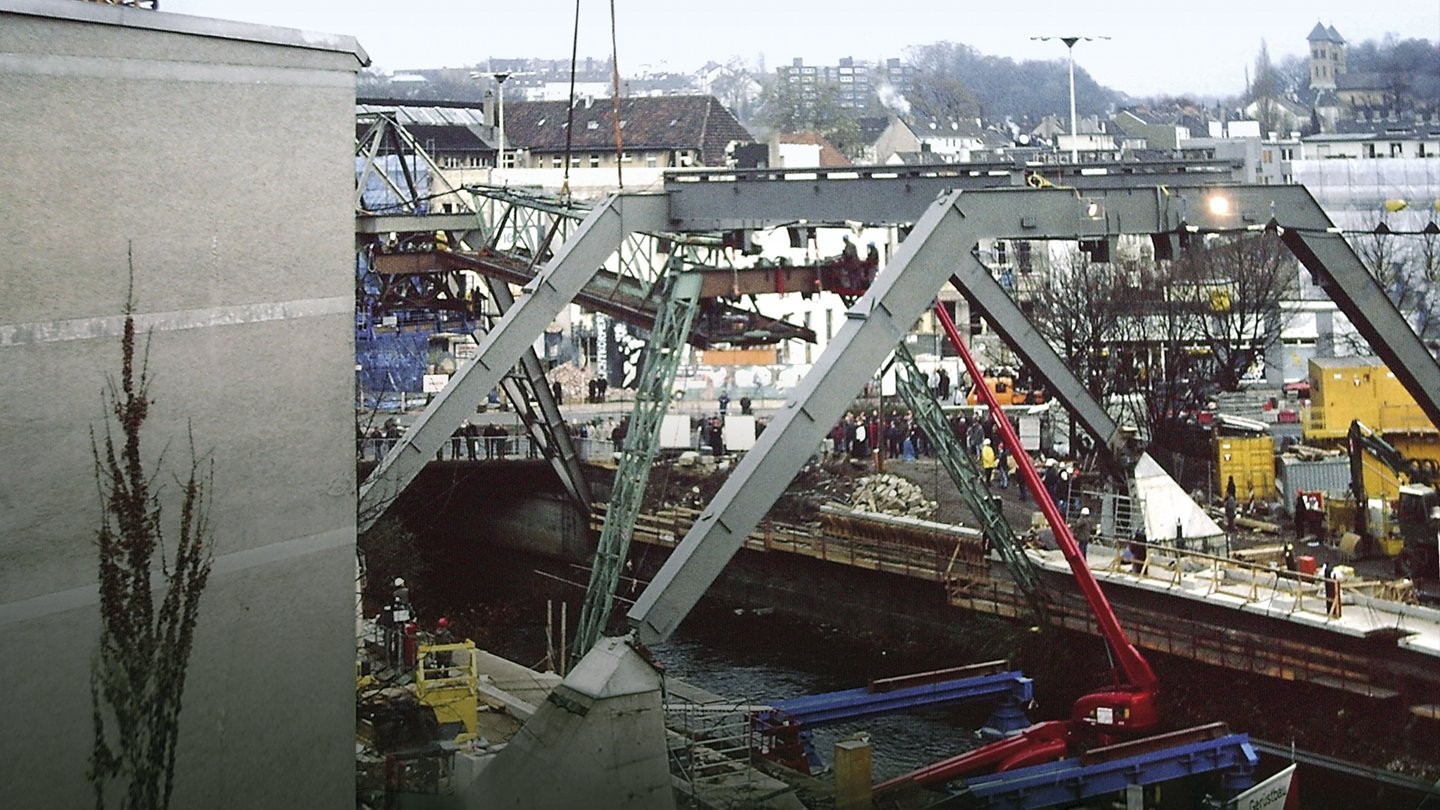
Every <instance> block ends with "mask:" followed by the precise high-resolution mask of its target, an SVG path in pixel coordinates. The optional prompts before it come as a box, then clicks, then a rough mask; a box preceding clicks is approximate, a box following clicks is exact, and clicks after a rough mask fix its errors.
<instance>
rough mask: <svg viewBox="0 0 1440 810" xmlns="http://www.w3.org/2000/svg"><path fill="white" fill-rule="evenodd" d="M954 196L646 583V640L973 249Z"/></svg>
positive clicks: (902, 253) (640, 608)
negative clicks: (960, 259)
mask: <svg viewBox="0 0 1440 810" xmlns="http://www.w3.org/2000/svg"><path fill="white" fill-rule="evenodd" d="M958 198H959V194H958V193H951V194H947V195H945V196H944V197H942V198H941V199H940V200H939V201H937V202H936V203H935V204H933V205H932V206H931V207H930V208H929V209H927V210H926V212H925V214H924V216H922V217H921V218H920V220H919V221H918V222H917V223H916V224H915V228H914V230H913V231H912V232H911V234H910V236H909V238H907V239H906V240H905V242H904V243H903V244H902V245H901V246H900V250H899V252H898V253H897V254H896V256H895V259H894V260H893V261H892V262H891V264H890V266H889V267H888V268H886V270H885V272H882V273H881V274H880V275H879V276H878V277H877V278H876V280H875V283H874V284H873V285H871V287H870V290H869V292H867V293H866V294H865V296H864V297H863V298H861V299H860V300H859V301H858V302H856V304H855V305H854V306H853V307H851V308H850V310H849V311H848V312H847V313H846V321H845V325H844V326H842V327H841V328H840V331H839V332H838V333H837V334H836V336H835V338H834V339H833V340H831V341H830V344H829V346H827V347H826V349H825V353H824V354H823V355H822V356H821V358H820V361H819V362H818V363H817V364H816V365H815V368H814V369H813V370H812V371H811V372H810V374H809V375H807V376H806V377H805V380H804V381H803V382H802V383H801V384H800V385H799V386H798V387H797V388H796V390H795V392H794V393H793V394H792V395H791V396H790V399H789V400H788V401H786V403H785V406H784V407H783V408H781V410H780V412H779V413H778V414H777V415H776V417H775V419H774V420H773V421H772V422H771V423H770V426H769V427H768V428H766V429H765V432H764V433H762V434H760V438H759V439H758V440H757V441H756V444H755V447H754V448H753V449H752V450H751V451H750V452H749V453H747V454H746V455H745V458H744V459H743V460H741V462H740V463H739V465H737V466H736V468H735V471H734V472H733V473H731V475H730V477H729V478H728V479H727V480H726V481H725V484H724V485H723V486H722V487H721V488H720V491H719V492H718V493H717V494H716V495H715V498H714V500H712V501H711V502H710V505H709V506H708V507H707V508H706V509H705V511H704V512H703V513H702V514H701V516H700V519H699V520H698V521H696V522H695V525H694V526H693V527H692V528H691V530H690V531H689V533H687V534H686V535H685V539H684V540H683V541H681V543H680V545H679V546H677V547H676V548H675V550H674V552H672V553H671V555H670V557H669V559H667V560H666V561H665V564H664V565H663V566H662V567H661V568H660V571H659V572H658V573H657V574H656V576H655V578H654V580H653V581H652V582H651V583H650V586H649V587H647V588H646V589H645V591H644V592H642V593H641V594H640V598H639V600H638V601H637V602H636V603H635V605H634V607H633V608H631V610H630V613H629V620H630V623H631V625H632V626H633V627H635V629H636V631H637V633H638V635H639V638H640V640H641V641H642V642H643V643H647V644H648V643H653V642H658V641H662V640H664V639H665V638H668V637H669V635H670V634H671V632H673V631H674V630H675V628H676V626H677V625H679V624H680V622H681V621H682V620H683V619H684V618H685V616H686V614H688V613H689V612H690V609H691V608H692V607H694V605H695V603H696V602H697V601H699V599H700V596H701V595H702V594H704V592H705V590H706V589H707V588H709V587H710V583H711V582H713V581H714V580H715V578H716V577H717V576H719V574H720V571H721V570H722V569H723V568H724V567H725V565H726V563H728V562H729V561H730V558H731V557H732V556H734V554H735V552H736V550H738V549H739V548H740V545H741V544H742V543H743V542H744V540H745V536H746V535H747V534H749V533H750V532H751V531H752V530H753V529H754V528H755V526H756V524H758V523H759V522H760V519H761V518H762V517H764V515H765V513H766V512H768V511H769V509H770V507H771V506H772V505H774V503H775V501H776V500H777V499H778V498H779V497H780V495H781V493H783V492H784V491H785V487H786V486H788V485H789V483H790V481H791V479H793V478H794V477H795V474H796V473H797V472H799V471H800V468H801V467H802V466H804V464H805V463H806V461H807V460H808V459H810V458H811V457H812V456H813V455H815V452H816V450H817V449H818V448H819V446H820V441H821V439H822V438H824V436H825V435H826V434H827V433H828V432H829V431H830V428H831V427H833V426H834V424H835V422H836V421H837V420H838V419H839V418H840V416H841V415H842V414H843V413H844V412H845V408H846V407H847V406H848V405H849V404H850V402H851V400H852V399H853V398H854V396H855V393H856V392H857V391H859V390H860V389H861V387H862V386H863V385H864V384H865V380H866V379H868V378H869V377H870V376H871V375H872V374H873V373H874V372H875V369H877V368H879V366H880V363H881V362H883V361H884V360H885V357H886V355H888V354H889V353H890V352H891V351H892V350H893V349H894V348H895V346H896V344H898V343H899V342H900V341H901V340H903V339H904V337H905V334H906V332H908V331H909V329H910V326H911V325H912V324H913V323H915V320H916V319H917V318H918V317H919V316H920V313H921V312H923V311H924V310H925V309H926V307H928V306H929V304H930V302H931V301H932V300H933V299H934V298H935V294H936V292H937V291H938V290H939V289H940V286H941V285H942V284H944V283H945V279H947V278H949V276H950V273H951V272H952V270H953V268H954V262H955V257H956V256H958V255H960V254H961V253H963V252H967V251H969V249H970V246H971V244H973V243H974V239H973V237H971V240H970V244H966V243H965V236H966V234H965V233H964V228H962V227H961V226H962V217H961V215H960V213H959V212H958V211H956V210H955V202H956V200H957V199H958Z"/></svg>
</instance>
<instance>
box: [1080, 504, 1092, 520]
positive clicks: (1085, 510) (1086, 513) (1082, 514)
mask: <svg viewBox="0 0 1440 810" xmlns="http://www.w3.org/2000/svg"><path fill="white" fill-rule="evenodd" d="M1089 514H1090V507H1088V506H1082V507H1080V517H1088V516H1089Z"/></svg>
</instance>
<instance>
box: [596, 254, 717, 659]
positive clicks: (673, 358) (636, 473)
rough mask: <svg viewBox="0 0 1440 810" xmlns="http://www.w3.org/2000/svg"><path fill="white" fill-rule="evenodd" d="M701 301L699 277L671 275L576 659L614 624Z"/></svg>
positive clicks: (649, 348) (623, 455)
mask: <svg viewBox="0 0 1440 810" xmlns="http://www.w3.org/2000/svg"><path fill="white" fill-rule="evenodd" d="M699 303H700V276H699V274H697V273H678V274H672V275H671V276H670V277H669V279H668V283H667V284H666V290H665V291H664V300H663V301H662V302H661V303H660V307H659V311H658V313H657V314H656V316H655V330H654V331H653V332H652V333H651V334H650V341H649V345H648V346H647V347H646V352H645V360H644V363H643V365H642V367H641V369H640V379H639V382H638V384H637V385H636V387H635V405H634V409H633V410H632V412H631V415H630V427H629V430H628V431H627V432H626V434H625V442H624V446H623V447H622V448H619V449H620V450H621V456H620V464H619V466H618V467H617V468H616V470H615V485H614V487H613V489H611V491H610V506H609V508H608V509H606V510H605V525H604V526H603V527H602V528H601V530H600V541H599V543H598V544H597V546H596V549H595V560H594V563H593V564H592V565H591V568H590V584H589V587H588V588H587V589H586V591H585V602H584V604H583V606H582V607H581V611H580V624H579V627H578V628H577V630H576V632H575V651H576V653H577V655H576V658H577V659H578V658H579V656H580V655H583V654H584V653H586V652H589V651H590V648H591V647H593V646H595V642H597V641H599V640H600V635H601V634H602V633H604V632H605V625H606V624H607V623H608V622H609V620H610V611H611V607H612V606H613V605H614V601H615V588H616V586H617V585H619V583H620V575H621V573H622V572H623V570H624V567H625V561H626V559H628V557H629V554H630V537H631V533H632V532H633V531H634V529H635V519H636V517H638V516H639V514H640V506H641V502H642V501H644V499H645V487H646V486H647V485H648V484H649V483H650V468H651V465H653V464H654V463H655V454H656V452H657V451H658V450H659V449H660V424H661V422H662V421H663V420H664V417H665V411H666V410H667V409H668V408H669V406H670V388H671V385H672V384H673V383H674V382H675V372H676V370H677V369H678V368H679V366H680V355H681V354H682V353H683V352H684V348H685V336H686V335H688V334H689V333H690V323H691V321H693V320H694V319H695V311H696V309H697V308H698V305H699Z"/></svg>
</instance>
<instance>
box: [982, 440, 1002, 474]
mask: <svg viewBox="0 0 1440 810" xmlns="http://www.w3.org/2000/svg"><path fill="white" fill-rule="evenodd" d="M998 466H1000V460H999V459H998V458H997V457H996V456H995V448H994V447H992V446H991V445H990V440H989V439H986V440H985V441H984V442H983V443H982V444H981V445H980V469H981V470H983V471H984V472H985V483H986V484H989V483H990V481H991V480H992V479H993V478H994V477H995V468H996V467H998Z"/></svg>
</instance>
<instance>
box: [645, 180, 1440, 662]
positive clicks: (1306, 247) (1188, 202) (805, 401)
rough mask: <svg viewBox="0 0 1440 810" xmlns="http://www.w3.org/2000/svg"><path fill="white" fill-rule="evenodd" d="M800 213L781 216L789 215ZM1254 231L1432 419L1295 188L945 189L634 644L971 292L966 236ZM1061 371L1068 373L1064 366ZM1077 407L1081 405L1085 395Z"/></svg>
mask: <svg viewBox="0 0 1440 810" xmlns="http://www.w3.org/2000/svg"><path fill="white" fill-rule="evenodd" d="M851 188H852V189H853V188H855V187H853V186H852V187H851ZM851 193H852V194H853V191H852V192H851ZM803 213H804V212H803V211H795V212H792V213H791V216H790V219H791V221H794V220H795V219H796V218H797V216H796V214H803ZM685 226H686V223H685V222H684V221H683V219H682V218H680V217H678V216H677V215H675V214H672V216H671V222H670V227H672V228H678V229H681V230H683V229H684V228H685ZM1267 227H1270V228H1275V229H1277V230H1278V231H1279V232H1280V233H1281V234H1282V235H1283V236H1284V238H1285V239H1286V242H1287V244H1290V245H1291V247H1292V249H1293V250H1295V251H1296V253H1297V254H1299V258H1300V259H1301V261H1302V262H1304V263H1305V264H1306V266H1307V267H1309V268H1310V269H1311V270H1312V272H1316V273H1317V275H1318V277H1319V278H1320V279H1321V280H1322V283H1324V284H1326V286H1327V288H1328V289H1330V291H1331V294H1332V295H1333V296H1335V297H1336V303H1337V304H1338V305H1340V307H1341V308H1342V310H1344V311H1345V312H1346V314H1347V315H1351V316H1352V317H1354V318H1355V319H1356V323H1357V326H1359V327H1360V328H1361V329H1362V330H1363V331H1362V334H1365V335H1366V337H1367V338H1370V339H1371V340H1372V341H1375V342H1374V345H1375V346H1376V348H1377V350H1378V351H1382V352H1384V354H1383V355H1382V356H1385V357H1386V358H1387V360H1389V359H1391V358H1393V359H1394V362H1395V364H1396V366H1397V367H1398V368H1397V369H1396V372H1397V377H1399V378H1400V379H1401V381H1402V382H1403V383H1404V384H1405V385H1406V388H1407V390H1409V392H1410V393H1411V395H1412V396H1414V397H1415V398H1416V401H1417V402H1420V403H1421V404H1422V407H1423V408H1424V409H1425V412H1426V413H1427V414H1429V415H1430V416H1431V418H1432V419H1434V420H1436V421H1437V423H1440V402H1437V399H1436V398H1437V397H1440V365H1437V364H1436V362H1435V360H1434V359H1433V358H1432V357H1431V356H1430V355H1429V354H1428V352H1426V351H1425V350H1424V346H1423V344H1421V343H1420V340H1419V338H1418V337H1416V336H1415V334H1414V331H1413V330H1411V329H1410V328H1409V326H1408V325H1407V324H1406V323H1405V321H1404V319H1403V318H1401V317H1400V315H1399V313H1398V311H1396V310H1395V308H1394V307H1393V305H1390V304H1389V301H1388V299H1386V298H1385V297H1384V294H1383V290H1381V289H1380V287H1379V285H1378V284H1377V283H1376V282H1375V281H1374V279H1373V278H1372V277H1370V276H1369V274H1368V273H1367V272H1366V271H1365V269H1364V266H1363V265H1362V264H1361V263H1360V261H1359V259H1358V258H1357V257H1356V256H1355V255H1354V252H1353V251H1351V250H1350V249H1349V247H1348V245H1346V244H1345V243H1344V241H1343V239H1341V238H1339V234H1338V233H1337V232H1336V231H1335V229H1334V226H1333V225H1332V224H1331V222H1330V220H1329V218H1328V217H1326V216H1325V213H1324V212H1323V211H1322V210H1321V209H1320V207H1319V205H1318V204H1316V203H1315V200H1314V199H1313V198H1312V197H1311V196H1310V194H1309V192H1308V191H1306V190H1305V189H1304V188H1303V187H1299V186H1223V187H1204V188H1184V189H1166V188H1158V187H1157V188H1138V189H1119V190H1103V189H1102V190H1094V191H1088V192H1082V191H1080V190H1077V189H1059V188H1048V189H988V190H980V191H970V192H951V193H949V194H944V195H942V196H941V197H940V198H939V199H938V200H936V201H935V202H934V203H932V204H931V205H930V207H929V208H928V209H927V210H926V211H925V213H924V214H923V215H922V216H921V217H920V218H919V219H918V221H916V223H915V226H914V228H913V229H912V231H911V233H910V235H909V237H908V238H907V239H906V240H905V242H904V243H902V244H901V246H900V250H899V251H898V252H897V253H896V255H895V257H894V259H893V260H892V261H891V263H890V266H889V267H887V268H886V269H885V270H884V271H882V272H881V273H880V275H879V276H878V277H877V278H876V280H875V283H874V284H873V285H872V286H871V288H870V290H869V291H868V292H867V293H866V294H865V295H864V297H862V298H861V299H860V300H859V301H858V302H856V304H855V305H854V306H853V307H852V308H851V309H850V310H849V312H847V313H846V314H847V320H846V323H845V325H844V326H843V327H842V328H841V329H840V331H839V332H838V333H837V335H836V336H835V338H834V339H833V340H832V341H831V342H830V344H829V346H827V348H826V350H825V352H824V354H823V355H822V356H821V358H820V360H819V361H818V362H817V363H816V365H815V367H814V369H813V370H812V371H811V373H810V374H809V375H808V376H807V377H806V379H805V380H804V381H803V382H802V383H801V385H800V386H798V387H797V388H796V389H795V391H794V392H793V393H792V394H791V397H790V399H789V400H788V401H787V402H786V404H785V406H784V407H783V408H782V409H781V411H780V413H779V414H778V415H777V417H776V419H775V420H774V421H773V422H772V423H771V424H770V427H769V428H768V429H767V430H766V431H765V433H763V434H762V435H761V437H760V439H759V441H758V442H757V443H756V446H755V448H754V449H753V450H752V451H751V452H750V453H749V454H747V455H746V457H745V458H744V459H743V460H742V461H741V462H740V464H739V465H738V466H737V467H736V469H735V471H734V472H733V473H732V474H731V476H730V478H729V479H728V480H727V481H726V482H725V484H724V486H723V487H721V489H720V491H719V492H718V493H717V494H716V496H715V498H714V499H713V500H712V501H711V503H710V505H709V507H708V508H707V509H706V510H705V511H704V512H703V513H702V515H701V518H700V520H699V521H697V522H696V523H695V525H694V526H693V527H692V528H691V530H690V532H689V533H687V534H686V536H685V539H684V540H683V541H681V543H680V544H679V546H677V547H676V549H675V551H674V552H673V553H672V554H671V556H670V558H669V559H668V560H667V561H666V562H665V564H664V566H662V568H661V569H660V571H659V573H658V574H657V575H656V577H655V578H654V580H652V582H651V584H650V586H649V587H648V588H646V590H645V591H644V592H643V593H642V594H641V595H640V598H639V600H638V601H637V602H636V604H635V606H634V607H633V608H632V609H631V611H630V613H629V620H630V623H631V625H632V626H633V627H634V628H635V629H636V632H637V634H638V635H639V636H640V638H641V640H642V641H644V642H647V643H650V642H656V641H661V640H663V639H665V638H668V637H669V635H670V633H671V632H673V631H674V629H675V627H676V626H677V625H678V624H679V623H680V621H682V620H683V619H684V617H685V615H686V614H687V613H688V612H689V611H690V609H691V608H692V607H693V606H694V604H695V602H696V601H698V600H699V598H700V596H701V595H702V594H703V593H704V591H705V590H706V589H707V588H708V587H709V586H710V583H711V582H713V581H714V579H715V577H717V576H718V575H719V573H720V571H721V569H723V568H724V566H725V564H726V563H727V562H728V561H729V560H730V558H731V557H732V556H733V555H734V553H735V551H736V550H737V549H738V548H739V546H740V544H741V543H743V542H744V538H745V536H746V535H747V534H748V533H749V532H750V531H751V530H752V529H753V528H754V527H755V525H756V524H757V523H758V522H759V521H760V519H761V518H762V517H763V516H764V515H765V513H766V512H768V511H769V509H770V507H771V506H772V505H773V504H774V502H775V500H776V499H777V498H778V497H779V495H780V493H781V492H782V491H783V490H784V488H785V487H786V486H787V485H788V484H789V482H790V480H791V479H793V478H794V476H795V473H797V472H798V471H799V469H800V467H801V466H803V464H804V463H805V461H806V459H808V458H809V457H810V456H811V455H812V454H813V452H814V451H815V448H816V447H817V446H818V444H819V442H820V440H821V438H822V437H823V436H824V435H825V433H826V432H827V431H828V430H829V428H830V427H831V425H833V424H834V423H835V421H836V420H837V419H839V417H840V415H841V414H842V413H843V411H844V408H845V406H846V404H847V403H849V402H850V401H851V399H853V397H854V395H855V393H856V392H857V391H859V390H860V388H861V387H862V386H863V384H864V381H865V380H866V379H867V378H868V377H869V376H870V375H871V373H873V371H874V370H875V369H876V368H877V367H878V366H879V364H880V363H881V361H882V360H883V359H884V358H885V356H886V355H887V354H888V353H889V352H890V351H891V350H892V349H893V347H894V346H895V345H896V344H898V343H899V342H900V340H901V338H903V337H904V334H905V332H906V331H907V330H908V328H909V326H910V325H911V324H912V323H914V322H915V320H916V318H918V317H919V315H920V313H921V312H922V311H923V310H924V308H925V306H926V305H927V304H928V303H929V301H930V300H931V299H932V298H933V297H934V295H935V294H936V292H937V291H938V290H939V289H940V286H941V284H942V283H944V281H945V280H946V279H947V278H950V277H951V275H952V274H955V275H956V277H957V280H958V281H959V283H960V285H961V287H962V289H964V290H965V291H972V287H971V286H970V284H971V283H974V284H975V287H974V288H973V289H983V287H984V286H985V285H984V284H983V282H984V279H981V278H978V276H976V277H974V278H971V277H967V276H965V275H962V274H961V273H959V272H957V270H956V268H957V267H959V268H960V270H961V271H963V270H965V269H966V268H967V267H968V268H969V269H970V270H971V271H972V272H973V273H975V274H978V272H979V270H978V268H977V267H976V265H977V264H978V263H977V262H976V260H975V258H974V256H973V255H972V251H973V250H974V248H975V246H976V244H977V243H978V241H979V239H980V238H982V237H984V238H1018V239H1047V238H1049V239H1056V238H1067V239H1079V238H1089V239H1093V238H1101V237H1107V236H1114V235H1119V234H1179V233H1183V232H1193V233H1225V232H1241V231H1245V230H1263V229H1265V228H1267ZM986 276H988V273H987V274H986ZM991 281H992V282H993V279H991ZM967 282H968V283H967ZM1002 292H1003V291H1002ZM998 303H999V302H998V301H996V302H992V305H994V304H998ZM1362 307H1364V309H1365V311H1361V308H1362ZM1000 320H1001V319H1000V318H997V319H996V322H997V323H998V322H1000ZM1362 324H1363V326H1362ZM1018 340H1019V342H1020V343H1022V344H1024V345H1023V346H1021V347H1019V348H1021V349H1022V350H1024V351H1026V352H1029V353H1032V354H1033V355H1035V356H1038V355H1039V354H1040V353H1041V352H1042V351H1045V350H1046V349H1045V348H1044V347H1043V345H1042V344H1044V341H1043V340H1041V339H1040V338H1039V336H1038V334H1035V333H1033V330H1032V331H1031V332H1030V333H1028V334H1027V333H1021V334H1020V335H1019V337H1018ZM1050 353H1051V354H1052V355H1053V351H1051V352H1050ZM1041 370H1042V371H1045V369H1043V368H1042V369H1041ZM1061 376H1062V377H1068V378H1069V379H1071V380H1073V379H1074V377H1073V375H1069V374H1068V373H1067V374H1064V375H1061ZM1053 384H1054V381H1053V380H1052V385H1053ZM1057 387H1058V386H1057ZM1057 395H1058V392H1057ZM1066 396H1067V397H1068V396H1073V397H1074V398H1075V400H1076V401H1077V402H1083V401H1085V400H1086V399H1089V395H1088V393H1086V392H1085V390H1084V388H1083V386H1079V385H1078V381H1075V385H1074V390H1073V391H1067V392H1066ZM1090 402H1091V403H1092V404H1094V403H1093V399H1090ZM1092 410H1093V412H1092V413H1091V414H1090V415H1089V416H1088V417H1087V416H1086V413H1085V412H1084V411H1080V412H1079V413H1077V416H1078V417H1079V419H1080V421H1081V422H1082V424H1084V426H1085V428H1086V430H1087V431H1089V432H1090V433H1091V435H1092V436H1094V438H1095V439H1096V440H1097V441H1099V442H1100V443H1101V444H1103V445H1107V446H1109V445H1111V444H1113V443H1114V440H1115V439H1114V430H1113V421H1111V420H1109V418H1108V417H1105V419H1103V420H1101V419H1100V417H1099V414H1100V413H1103V411H1100V410H1099V408H1098V405H1095V408H1094V409H1092ZM1107 427H1108V430H1107Z"/></svg>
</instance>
